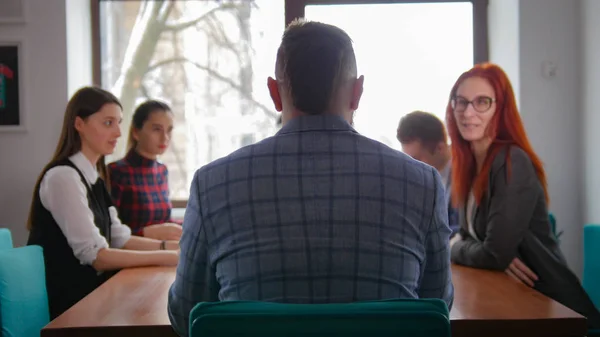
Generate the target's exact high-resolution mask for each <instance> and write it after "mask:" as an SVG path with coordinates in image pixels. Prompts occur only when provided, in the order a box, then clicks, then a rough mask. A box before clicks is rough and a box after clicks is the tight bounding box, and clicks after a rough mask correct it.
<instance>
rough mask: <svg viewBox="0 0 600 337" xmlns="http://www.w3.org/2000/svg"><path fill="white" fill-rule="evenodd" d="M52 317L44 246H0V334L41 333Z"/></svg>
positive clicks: (26, 335) (11, 336) (26, 336)
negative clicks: (3, 247)
mask: <svg viewBox="0 0 600 337" xmlns="http://www.w3.org/2000/svg"><path fill="white" fill-rule="evenodd" d="M49 320H50V313H49V310H48V295H47V293H46V275H45V269H44V256H43V252H42V247H40V246H25V247H20V248H12V249H5V250H0V324H1V325H2V333H1V334H0V335H1V336H2V337H34V336H35V337H39V336H40V331H41V329H42V328H43V327H44V326H45V325H46V324H48V322H49Z"/></svg>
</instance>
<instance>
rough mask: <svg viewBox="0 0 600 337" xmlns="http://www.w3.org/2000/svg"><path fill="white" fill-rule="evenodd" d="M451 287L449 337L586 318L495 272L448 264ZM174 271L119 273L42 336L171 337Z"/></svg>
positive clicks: (535, 332)
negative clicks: (169, 295) (169, 306)
mask: <svg viewBox="0 0 600 337" xmlns="http://www.w3.org/2000/svg"><path fill="white" fill-rule="evenodd" d="M452 272H453V281H454V287H455V297H454V305H453V307H452V310H451V312H450V316H451V320H452V336H453V337H463V336H465V337H470V336H477V337H480V336H490V337H494V336H503V337H517V336H527V337H536V336H540V337H542V336H543V337H552V336H561V337H567V336H569V337H575V336H584V335H585V333H586V323H585V319H584V318H583V317H582V316H580V315H578V314H577V313H575V312H573V311H571V310H570V309H568V308H566V307H564V306H562V305H561V304H559V303H557V302H554V301H553V300H551V299H549V298H547V297H545V296H543V295H541V294H540V293H538V292H536V291H534V290H532V289H530V288H528V287H526V286H524V285H522V284H520V283H518V282H517V281H515V280H513V279H511V278H510V277H508V276H507V275H505V274H503V273H498V272H490V271H484V270H476V269H471V268H466V267H461V266H456V265H454V266H452ZM174 279H175V269H174V268H170V267H154V268H139V269H129V270H124V271H121V272H119V273H118V274H117V275H115V276H114V277H113V278H111V279H110V280H108V281H107V282H106V283H105V284H103V285H102V286H101V287H100V288H98V289H96V290H95V291H94V292H93V293H91V294H90V295H89V296H87V297H86V298H84V299H83V300H81V301H80V302H79V303H77V304H76V305H75V306H73V307H72V308H71V309H69V310H68V311H67V312H65V313H64V314H63V315H61V316H60V317H58V318H56V319H55V320H54V321H52V322H51V323H50V324H48V325H47V326H46V327H45V328H44V329H43V330H42V334H41V336H42V337H54V336H61V337H71V336H86V337H96V336H110V337H125V336H127V337H134V336H146V337H154V336H171V337H174V336H176V334H175V332H174V331H173V330H172V328H171V326H170V323H169V318H168V316H167V293H168V289H169V287H170V285H171V284H172V283H173V280H174Z"/></svg>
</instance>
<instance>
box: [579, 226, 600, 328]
mask: <svg viewBox="0 0 600 337" xmlns="http://www.w3.org/2000/svg"><path fill="white" fill-rule="evenodd" d="M582 284H583V288H584V289H585V291H586V292H587V293H588V295H589V296H590V299H591V300H592V302H594V305H595V306H596V308H600V225H598V224H588V225H585V226H583V281H582ZM588 336H600V330H590V331H588Z"/></svg>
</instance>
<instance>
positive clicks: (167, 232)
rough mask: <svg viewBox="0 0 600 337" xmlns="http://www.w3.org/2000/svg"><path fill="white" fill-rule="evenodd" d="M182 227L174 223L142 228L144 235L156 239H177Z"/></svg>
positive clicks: (179, 236)
mask: <svg viewBox="0 0 600 337" xmlns="http://www.w3.org/2000/svg"><path fill="white" fill-rule="evenodd" d="M182 232H183V228H182V227H181V225H178V224H175V223H164V224H159V225H150V226H148V227H145V228H144V237H146V238H150V239H156V240H173V241H179V239H180V238H181V233H182Z"/></svg>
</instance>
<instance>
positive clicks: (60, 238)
mask: <svg viewBox="0 0 600 337" xmlns="http://www.w3.org/2000/svg"><path fill="white" fill-rule="evenodd" d="M56 166H69V167H72V168H73V169H75V170H76V171H77V173H79V176H80V177H81V181H82V182H83V184H84V185H85V187H86V190H87V199H88V204H89V207H90V209H91V211H92V213H93V214H94V224H95V225H96V227H98V229H99V230H100V234H101V235H102V236H104V237H105V238H106V240H107V241H108V243H109V245H110V237H111V235H110V226H111V220H110V213H109V211H108V208H109V207H110V206H111V200H110V195H109V194H108V191H107V190H106V186H105V184H104V181H103V180H102V179H100V178H99V179H98V180H97V181H96V183H95V184H93V185H92V186H91V187H90V186H89V185H88V183H87V181H86V179H85V177H84V176H83V174H82V173H81V171H80V170H79V169H78V168H77V167H76V166H75V165H74V164H73V163H72V162H71V161H70V160H68V159H65V160H62V161H60V162H57V163H55V164H54V165H51V166H50V167H49V168H48V169H47V170H46V171H44V173H43V174H44V175H45V174H46V172H48V170H50V169H51V168H54V167H56ZM35 191H36V193H35V195H34V200H33V212H32V228H31V232H30V233H29V240H28V241H27V244H28V245H39V246H41V247H42V248H43V250H44V261H45V264H46V288H47V292H48V304H49V306H50V319H54V318H56V317H57V316H59V315H60V314H62V313H63V312H65V311H66V310H67V309H69V308H70V307H71V306H72V305H73V304H75V303H77V302H78V301H79V300H81V299H82V298H84V297H85V296H86V295H88V294H89V293H90V292H92V291H93V290H94V289H96V288H97V287H98V286H99V285H101V284H102V283H103V282H104V281H106V280H107V279H108V278H109V277H110V275H112V273H108V272H104V273H98V272H97V271H96V270H95V269H94V268H93V267H92V266H90V265H82V264H81V262H80V261H79V260H78V259H77V258H76V257H75V255H74V253H73V250H72V249H71V247H70V246H69V244H68V242H67V238H66V237H65V235H64V234H63V232H62V230H61V229H60V227H59V226H58V224H57V223H56V220H54V217H53V216H52V214H51V213H50V211H48V210H47V209H46V208H45V207H44V206H43V205H42V201H41V199H40V184H38V185H37V186H36V187H35Z"/></svg>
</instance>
